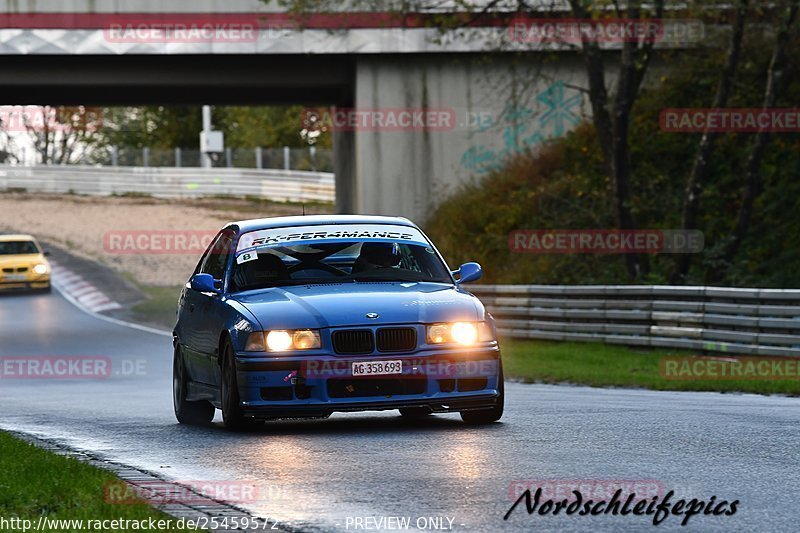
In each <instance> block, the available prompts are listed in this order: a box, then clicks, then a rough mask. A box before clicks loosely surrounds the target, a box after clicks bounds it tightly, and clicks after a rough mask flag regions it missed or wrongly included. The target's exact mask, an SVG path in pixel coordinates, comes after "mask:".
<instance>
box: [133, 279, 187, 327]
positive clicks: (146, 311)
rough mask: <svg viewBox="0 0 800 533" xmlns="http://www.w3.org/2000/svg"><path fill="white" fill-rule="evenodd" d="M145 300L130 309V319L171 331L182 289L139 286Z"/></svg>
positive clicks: (179, 287)
mask: <svg viewBox="0 0 800 533" xmlns="http://www.w3.org/2000/svg"><path fill="white" fill-rule="evenodd" d="M139 288H140V289H141V290H142V292H144V293H145V295H147V299H146V300H145V301H143V302H141V303H138V304H136V305H134V306H133V307H132V308H131V318H132V319H133V320H135V321H136V322H140V323H143V324H147V325H150V326H157V327H162V328H166V329H168V330H170V331H171V330H172V328H173V326H175V320H176V318H177V315H176V314H175V313H176V312H177V310H178V297H179V296H180V295H181V289H182V288H183V287H181V286H178V287H151V286H143V285H140V286H139Z"/></svg>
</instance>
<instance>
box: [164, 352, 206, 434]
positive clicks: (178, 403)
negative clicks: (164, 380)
mask: <svg viewBox="0 0 800 533" xmlns="http://www.w3.org/2000/svg"><path fill="white" fill-rule="evenodd" d="M188 382H189V379H188V376H187V374H186V365H184V363H183V354H182V353H181V348H180V345H177V346H175V355H174V356H173V358H172V405H173V407H174V408H175V418H177V419H178V422H180V423H181V424H191V425H195V426H207V425H208V424H210V423H211V421H212V420H214V411H215V409H214V406H213V405H211V403H209V402H207V401H205V400H200V401H197V402H190V401H188V400H186V393H187V388H188V387H187V384H188Z"/></svg>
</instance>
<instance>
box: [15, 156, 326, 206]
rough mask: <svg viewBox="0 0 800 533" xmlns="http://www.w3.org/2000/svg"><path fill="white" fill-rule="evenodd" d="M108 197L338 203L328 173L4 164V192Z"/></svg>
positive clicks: (239, 169)
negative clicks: (245, 198)
mask: <svg viewBox="0 0 800 533" xmlns="http://www.w3.org/2000/svg"><path fill="white" fill-rule="evenodd" d="M9 189H25V190H27V191H37V192H52V193H70V192H72V193H76V194H89V195H103V196H108V195H112V194H131V193H135V194H147V195H151V196H156V197H164V198H170V197H198V196H215V195H231V196H255V197H259V198H265V199H270V200H276V201H293V202H308V201H318V202H333V201H334V197H335V193H334V180H333V174H331V173H329V172H303V171H295V170H255V169H253V170H250V169H241V168H209V169H206V168H169V167H158V168H154V167H90V166H74V165H53V166H33V167H14V166H0V190H9Z"/></svg>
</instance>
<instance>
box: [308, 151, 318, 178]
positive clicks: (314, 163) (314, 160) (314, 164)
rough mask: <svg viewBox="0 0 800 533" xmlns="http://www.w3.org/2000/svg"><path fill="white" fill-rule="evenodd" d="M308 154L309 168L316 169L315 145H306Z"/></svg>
mask: <svg viewBox="0 0 800 533" xmlns="http://www.w3.org/2000/svg"><path fill="white" fill-rule="evenodd" d="M308 155H309V158H310V159H311V170H313V171H314V172H316V171H317V147H316V146H309V147H308Z"/></svg>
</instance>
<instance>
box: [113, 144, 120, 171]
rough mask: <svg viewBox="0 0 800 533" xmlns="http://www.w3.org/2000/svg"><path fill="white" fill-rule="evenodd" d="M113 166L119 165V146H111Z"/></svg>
mask: <svg viewBox="0 0 800 533" xmlns="http://www.w3.org/2000/svg"><path fill="white" fill-rule="evenodd" d="M111 166H112V167H116V166H119V148H117V147H116V146H112V147H111Z"/></svg>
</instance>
